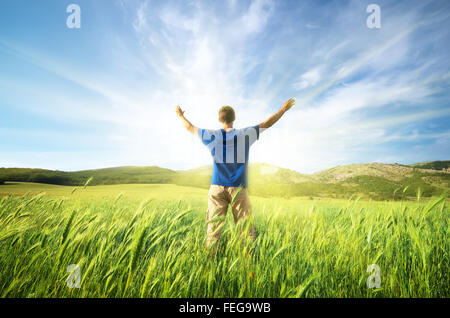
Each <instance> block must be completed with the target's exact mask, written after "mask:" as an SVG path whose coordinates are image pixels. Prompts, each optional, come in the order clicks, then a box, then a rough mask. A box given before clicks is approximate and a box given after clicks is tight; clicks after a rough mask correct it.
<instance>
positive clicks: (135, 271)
mask: <svg viewBox="0 0 450 318" xmlns="http://www.w3.org/2000/svg"><path fill="white" fill-rule="evenodd" d="M419 200H420V196H419V195H418V201H419ZM288 201H289V200H282V199H280V200H273V202H274V204H272V205H268V204H267V201H262V200H261V201H259V200H255V201H254V202H253V206H254V222H255V227H256V231H257V242H256V243H257V244H256V247H255V246H253V248H252V249H246V248H243V247H242V244H243V243H242V240H241V237H240V235H239V233H240V231H239V230H238V229H236V226H235V225H234V224H233V221H232V218H231V216H230V214H231V213H229V215H228V216H227V222H226V224H225V226H224V229H223V230H224V231H223V234H222V238H221V240H220V242H219V246H218V251H217V254H216V255H215V256H209V253H208V251H207V250H206V247H205V240H206V233H205V232H206V219H205V208H206V202H204V203H201V204H197V205H196V204H194V205H192V204H191V202H188V201H186V200H181V201H175V200H153V201H149V200H146V201H142V202H138V201H137V200H131V199H127V198H125V197H123V196H121V195H120V196H118V197H116V198H115V199H114V198H112V199H108V198H94V199H90V200H87V199H83V200H81V199H76V198H69V199H66V200H64V199H60V198H54V197H51V196H46V195H43V194H41V195H38V196H34V197H32V196H30V195H24V196H7V197H3V198H0V296H1V297H449V296H450V293H449V286H450V276H449V271H448V269H449V251H450V246H449V245H450V244H449V232H448V220H449V209H448V206H447V202H446V200H445V198H443V197H442V198H434V199H433V200H430V201H428V202H422V201H423V200H422V201H420V202H400V203H398V202H395V203H387V202H384V203H369V202H366V201H359V199H351V200H349V201H348V202H345V203H339V204H331V203H330V204H322V205H317V206H316V205H313V204H314V203H315V202H306V204H304V205H301V206H300V205H299V206H298V207H296V206H293V205H292V204H290V203H289V202H288ZM242 226H243V227H244V228H246V229H248V224H247V225H246V224H244V225H242ZM250 243H251V242H248V241H247V242H246V244H250ZM249 250H250V254H249V253H248V251H249ZM70 264H77V265H78V266H79V267H80V270H81V288H68V286H67V285H66V281H67V277H68V275H69V273H67V267H68V266H69V265H70ZM370 264H377V265H378V266H379V267H380V269H381V273H380V275H381V287H380V288H378V289H369V288H368V287H367V285H366V280H367V278H368V276H369V275H370V274H369V273H367V271H366V270H367V267H368V266H369V265H370Z"/></svg>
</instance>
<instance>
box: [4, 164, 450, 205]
mask: <svg viewBox="0 0 450 318" xmlns="http://www.w3.org/2000/svg"><path fill="white" fill-rule="evenodd" d="M449 163H450V161H433V162H422V163H417V164H412V165H400V164H382V163H365V164H350V165H344V166H337V167H334V168H331V169H326V170H322V171H319V172H316V173H314V174H302V173H299V172H297V171H294V170H289V169H285V168H281V167H277V166H274V165H269V164H264V163H252V164H250V168H249V179H250V191H251V193H252V194H254V195H259V196H267V197H270V196H281V197H287V198H288V197H293V196H308V197H335V198H348V197H349V196H351V195H361V196H363V197H365V198H371V199H374V200H387V199H397V198H399V197H401V196H409V197H414V196H416V195H417V193H418V192H420V193H421V195H422V196H424V197H430V196H434V195H440V194H442V193H446V192H448V190H449V189H450V171H449V169H448V167H449ZM211 173H212V166H203V167H199V168H195V169H190V170H178V171H177V170H170V169H165V168H160V167H157V166H148V167H135V166H124V167H114V168H105V169H95V170H83V171H74V172H67V171H58V170H45V169H29V168H0V183H3V182H5V181H24V182H39V183H48V184H59V185H70V186H80V185H83V184H84V183H85V182H86V180H88V179H89V178H90V177H93V179H92V181H91V182H90V183H89V184H90V185H104V184H123V183H128V184H130V183H165V184H168V183H172V184H177V185H184V186H192V187H199V188H208V187H209V183H210V179H211ZM405 188H406V190H405V192H404V193H403V189H405ZM419 189H420V190H419ZM400 190H401V191H400Z"/></svg>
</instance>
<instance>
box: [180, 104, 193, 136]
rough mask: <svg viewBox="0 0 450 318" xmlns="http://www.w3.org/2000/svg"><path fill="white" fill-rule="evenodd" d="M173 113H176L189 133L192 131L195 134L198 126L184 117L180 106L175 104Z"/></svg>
mask: <svg viewBox="0 0 450 318" xmlns="http://www.w3.org/2000/svg"><path fill="white" fill-rule="evenodd" d="M175 113H177V115H178V117H180V118H181V121H182V122H183V125H184V127H185V128H186V129H187V130H188V131H189V132H191V133H193V134H194V135H196V134H197V131H198V128H197V127H195V126H194V125H192V124H191V122H190V121H189V120H187V119H186V117H184V111H183V110H181V107H180V106H177V107H176V108H175Z"/></svg>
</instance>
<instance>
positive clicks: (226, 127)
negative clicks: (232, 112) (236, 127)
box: [222, 124, 233, 131]
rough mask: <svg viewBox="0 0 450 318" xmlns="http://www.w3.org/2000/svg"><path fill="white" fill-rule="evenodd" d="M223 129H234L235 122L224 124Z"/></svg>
mask: <svg viewBox="0 0 450 318" xmlns="http://www.w3.org/2000/svg"><path fill="white" fill-rule="evenodd" d="M222 127H223V130H225V131H229V130H231V129H233V124H223V126H222Z"/></svg>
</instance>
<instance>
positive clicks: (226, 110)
mask: <svg viewBox="0 0 450 318" xmlns="http://www.w3.org/2000/svg"><path fill="white" fill-rule="evenodd" d="M235 118H236V116H235V115H234V109H233V108H232V107H231V106H222V107H221V108H220V110H219V121H220V122H221V123H227V124H231V123H232V122H233V121H234V119H235Z"/></svg>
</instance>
